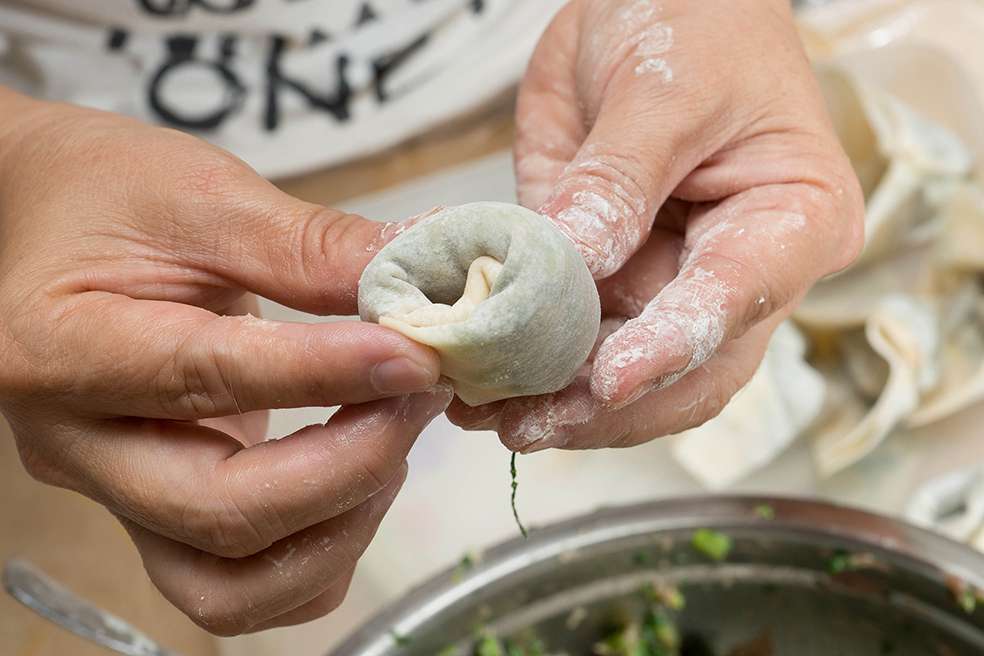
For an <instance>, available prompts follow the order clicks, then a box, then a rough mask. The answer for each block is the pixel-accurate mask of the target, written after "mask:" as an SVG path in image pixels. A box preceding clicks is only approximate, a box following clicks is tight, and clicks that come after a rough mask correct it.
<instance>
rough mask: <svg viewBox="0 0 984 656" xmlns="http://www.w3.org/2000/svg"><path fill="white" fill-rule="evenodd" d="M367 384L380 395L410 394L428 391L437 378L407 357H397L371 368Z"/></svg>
mask: <svg viewBox="0 0 984 656" xmlns="http://www.w3.org/2000/svg"><path fill="white" fill-rule="evenodd" d="M369 382H370V383H371V384H372V386H373V389H375V390H376V391H377V392H380V393H382V394H412V393H414V392H425V391H427V390H429V389H430V388H432V387H433V386H434V383H436V382H437V378H436V376H435V375H434V373H433V372H432V371H430V370H429V369H427V368H425V367H423V366H421V365H420V364H418V363H416V362H414V361H413V360H411V359H410V358H408V357H404V356H399V357H395V358H390V359H389V360H386V361H385V362H380V363H379V364H377V365H376V366H375V367H373V368H372V371H371V372H370V373H369Z"/></svg>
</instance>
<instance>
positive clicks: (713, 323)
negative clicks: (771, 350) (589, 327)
mask: <svg viewBox="0 0 984 656" xmlns="http://www.w3.org/2000/svg"><path fill="white" fill-rule="evenodd" d="M734 291H735V290H734V289H733V288H731V287H730V286H729V285H727V284H725V283H724V281H722V280H720V279H719V278H718V277H717V276H716V275H715V274H714V272H712V271H707V270H705V269H702V268H699V267H697V268H694V269H691V270H689V271H687V270H684V272H682V274H681V276H680V277H679V278H677V280H676V281H674V282H673V283H671V284H670V285H668V286H667V287H666V288H665V289H664V290H663V291H662V292H661V293H660V294H659V296H657V297H656V298H655V299H654V300H653V301H652V302H651V303H650V304H649V305H648V306H646V309H645V310H644V311H643V312H642V314H641V315H639V317H637V318H635V319H632V320H631V321H629V322H628V323H626V324H625V326H624V327H623V328H622V329H621V330H620V331H618V332H617V333H616V334H614V335H612V336H611V337H610V338H609V339H607V340H606V341H605V343H604V344H603V345H602V347H601V349H599V352H598V360H597V361H596V363H595V370H594V374H593V387H594V389H595V391H596V392H597V393H598V394H600V395H601V396H602V398H612V397H614V396H615V394H616V392H617V391H618V385H619V382H620V381H621V380H622V379H623V377H624V372H625V370H627V369H630V368H635V367H638V366H640V365H642V366H644V367H647V366H648V367H653V366H660V365H665V364H667V363H671V366H672V364H673V363H682V366H680V367H677V369H676V371H675V372H674V373H672V374H671V375H669V376H666V377H664V378H663V379H662V380H660V381H658V382H656V383H654V384H652V385H643V386H642V387H641V388H640V389H639V390H638V391H636V393H634V394H633V396H632V398H630V399H629V400H628V402H631V401H635V400H637V399H638V398H639V397H640V396H641V395H643V394H645V393H647V392H649V391H652V390H653V389H657V388H663V387H667V386H669V385H671V384H673V383H674V382H676V381H677V380H679V379H680V378H682V377H683V376H685V375H687V374H688V373H690V372H691V371H693V370H694V369H696V368H697V367H699V366H700V365H702V364H703V363H704V362H705V361H706V360H707V359H708V358H709V357H710V356H711V355H712V354H713V353H714V352H716V351H717V349H718V348H719V347H720V346H721V343H722V342H723V341H724V336H725V327H726V313H725V307H726V304H727V301H728V300H729V298H731V297H732V296H733V295H734Z"/></svg>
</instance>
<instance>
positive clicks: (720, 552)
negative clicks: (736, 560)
mask: <svg viewBox="0 0 984 656" xmlns="http://www.w3.org/2000/svg"><path fill="white" fill-rule="evenodd" d="M692 544H693V547H694V549H696V550H697V551H699V552H700V553H702V554H704V555H705V556H707V557H708V558H710V559H711V560H713V561H715V562H721V561H723V560H725V559H726V558H727V557H728V554H730V553H731V548H732V546H734V545H733V543H732V541H731V538H730V537H728V536H727V535H725V534H724V533H720V532H718V531H712V530H711V529H707V528H702V529H699V530H697V531H696V532H695V533H694V537H693V540H692Z"/></svg>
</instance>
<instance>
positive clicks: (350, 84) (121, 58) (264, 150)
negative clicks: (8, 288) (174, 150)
mask: <svg viewBox="0 0 984 656" xmlns="http://www.w3.org/2000/svg"><path fill="white" fill-rule="evenodd" d="M563 4H564V0H7V1H6V2H4V4H3V5H2V6H0V84H2V85H6V86H10V87H13V88H15V89H18V90H20V91H23V92H25V93H28V94H31V95H33V96H35V97H41V98H47V99H53V100H54V99H57V100H67V101H70V102H74V103H78V104H81V105H87V106H91V107H98V108H101V109H107V110H111V111H115V112H120V113H123V114H128V115H131V116H136V117H138V118H141V119H144V120H146V121H148V122H154V123H160V124H163V125H169V126H172V127H177V128H180V129H184V130H187V131H190V132H194V133H196V134H199V135H201V136H203V137H205V138H207V139H209V140H210V141H212V142H214V143H217V144H219V145H220V146H223V147H224V148H227V149H229V150H231V151H232V152H234V153H236V154H237V155H239V156H240V157H243V158H244V159H245V160H246V161H248V162H249V163H250V164H252V165H253V166H254V167H256V168H257V169H258V170H259V171H260V172H261V173H263V174H264V175H267V176H271V177H276V176H282V175H288V174H292V173H298V172H302V171H306V170H310V169H312V168H316V167H320V166H325V165H329V164H333V163H337V162H340V161H342V160H345V159H349V158H351V157H354V156H357V155H364V154H366V153H369V152H373V151H376V150H379V149H382V148H385V147H387V146H391V145H393V144H394V143H397V142H399V141H401V140H403V139H406V138H407V137H409V136H412V135H414V134H416V133H419V132H421V131H423V130H426V129H428V128H431V127H433V126H435V125H436V124H438V123H440V122H442V121H445V120H447V119H448V118H450V117H452V116H455V115H458V114H461V113H463V112H467V111H469V110H471V109H474V108H476V107H478V106H480V105H481V104H482V103H485V102H487V101H488V100H490V99H492V98H493V97H495V96H496V95H498V94H500V93H501V92H502V91H504V90H505V89H507V88H508V87H509V86H510V85H512V84H515V82H516V81H517V80H518V78H519V77H520V75H521V74H522V72H523V70H524V68H525V65H526V62H527V61H528V59H529V55H530V53H531V52H532V49H533V47H534V45H535V44H536V41H537V40H538V38H539V36H540V34H541V33H542V32H543V29H544V28H545V27H546V25H547V24H548V22H549V20H550V18H551V17H552V16H553V15H554V13H556V11H557V9H558V8H559V7H560V6H561V5H563Z"/></svg>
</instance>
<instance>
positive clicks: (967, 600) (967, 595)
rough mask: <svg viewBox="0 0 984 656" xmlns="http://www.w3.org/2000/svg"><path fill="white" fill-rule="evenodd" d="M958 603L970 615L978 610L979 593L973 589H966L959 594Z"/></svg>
mask: <svg viewBox="0 0 984 656" xmlns="http://www.w3.org/2000/svg"><path fill="white" fill-rule="evenodd" d="M957 603H958V604H959V605H960V608H962V609H963V611H964V612H965V613H967V614H968V615H971V614H973V612H974V611H975V610H977V594H976V593H975V592H974V591H973V590H970V589H968V590H964V591H962V592H961V593H960V594H959V595H958V596H957Z"/></svg>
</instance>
